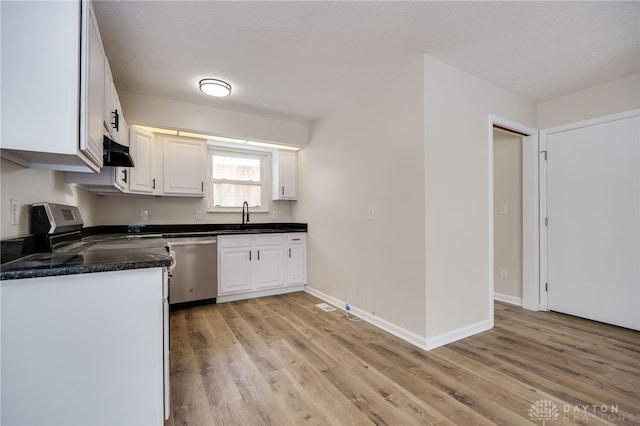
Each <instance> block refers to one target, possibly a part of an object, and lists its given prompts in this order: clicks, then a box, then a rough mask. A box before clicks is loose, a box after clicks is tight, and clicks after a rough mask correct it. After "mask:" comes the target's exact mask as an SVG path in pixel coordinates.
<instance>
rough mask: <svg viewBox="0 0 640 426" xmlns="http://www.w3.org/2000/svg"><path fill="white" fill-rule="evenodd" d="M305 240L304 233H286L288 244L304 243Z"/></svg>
mask: <svg viewBox="0 0 640 426" xmlns="http://www.w3.org/2000/svg"><path fill="white" fill-rule="evenodd" d="M306 240H307V236H306V235H305V234H287V243H288V244H304V243H305V241H306Z"/></svg>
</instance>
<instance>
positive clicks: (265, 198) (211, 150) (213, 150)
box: [207, 145, 272, 213]
mask: <svg viewBox="0 0 640 426" xmlns="http://www.w3.org/2000/svg"><path fill="white" fill-rule="evenodd" d="M214 155H226V156H231V157H238V158H250V159H258V160H260V188H261V189H260V194H261V202H260V204H261V206H260V207H251V212H262V213H264V212H269V209H270V205H269V202H270V200H271V197H270V194H271V155H272V154H271V152H269V151H262V150H253V149H251V150H249V149H242V148H227V147H220V146H216V145H209V146H208V147H207V158H208V160H207V165H208V173H209V174H208V178H207V179H208V183H209V189H208V191H207V198H208V199H209V200H208V203H207V206H208V207H207V212H208V213H237V212H241V211H242V207H222V206H215V205H214V204H213V202H214V198H213V187H214V183H218V182H220V181H219V180H216V179H214V178H213V156H214ZM232 182H234V183H235V182H237V181H232Z"/></svg>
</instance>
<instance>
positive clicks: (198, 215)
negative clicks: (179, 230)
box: [196, 210, 202, 220]
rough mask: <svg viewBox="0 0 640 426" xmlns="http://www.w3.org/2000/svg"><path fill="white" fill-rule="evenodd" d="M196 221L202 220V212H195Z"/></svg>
mask: <svg viewBox="0 0 640 426" xmlns="http://www.w3.org/2000/svg"><path fill="white" fill-rule="evenodd" d="M196 220H202V210H196Z"/></svg>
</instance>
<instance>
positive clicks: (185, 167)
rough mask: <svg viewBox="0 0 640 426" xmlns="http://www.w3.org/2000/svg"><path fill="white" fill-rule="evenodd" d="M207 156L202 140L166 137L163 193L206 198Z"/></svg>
mask: <svg viewBox="0 0 640 426" xmlns="http://www.w3.org/2000/svg"><path fill="white" fill-rule="evenodd" d="M206 154H207V148H206V145H205V144H204V143H203V142H202V141H200V140H193V139H185V138H173V137H165V139H164V176H163V178H164V179H163V182H164V184H163V192H164V193H165V194H167V195H194V196H200V197H202V196H204V178H205V165H206Z"/></svg>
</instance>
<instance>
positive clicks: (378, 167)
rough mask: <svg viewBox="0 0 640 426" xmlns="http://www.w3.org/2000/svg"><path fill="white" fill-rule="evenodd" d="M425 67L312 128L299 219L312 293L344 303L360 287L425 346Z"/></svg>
mask: <svg viewBox="0 0 640 426" xmlns="http://www.w3.org/2000/svg"><path fill="white" fill-rule="evenodd" d="M422 66H423V64H422V59H419V60H416V61H414V62H412V63H411V64H410V65H408V66H406V67H404V68H402V69H401V70H399V71H398V72H396V73H395V74H393V75H391V76H389V77H388V78H386V79H384V80H383V81H381V82H379V84H378V85H377V86H376V87H375V88H371V89H369V90H365V91H364V92H361V93H359V94H358V95H357V96H355V97H354V98H352V99H351V100H350V101H349V102H348V103H347V104H344V105H343V106H342V107H340V108H338V109H336V110H334V111H332V112H331V113H329V114H327V115H326V116H324V117H322V118H321V119H319V120H317V121H316V122H315V123H314V124H313V125H312V126H311V131H310V143H309V146H308V147H307V148H305V149H303V150H302V151H300V153H299V173H300V177H299V199H298V201H297V203H295V204H294V205H293V206H292V214H293V217H294V219H295V220H297V221H303V222H307V223H308V224H309V233H308V250H309V252H308V259H309V266H308V282H309V284H308V287H311V288H312V289H314V290H316V291H319V292H321V293H323V294H326V295H328V296H330V297H333V298H335V299H338V300H341V301H345V300H346V299H347V297H348V295H349V293H350V292H351V291H352V290H353V289H356V288H357V289H358V290H359V291H360V292H361V293H362V294H363V295H364V297H365V299H366V309H365V310H366V311H367V312H368V313H369V314H370V315H371V316H372V317H375V318H378V319H382V320H385V321H387V322H390V323H392V324H394V325H395V326H398V327H400V328H402V329H404V330H406V331H409V332H410V333H414V334H416V335H418V336H421V337H422V338H423V340H424V336H425V309H424V308H425V307H424V300H425V286H424V168H423V160H422V158H423V151H424V148H423V125H422V121H423V91H422V79H423V71H422ZM370 207H373V208H375V220H374V221H370V220H369V219H368V209H369V208H370ZM352 304H353V305H354V307H362V303H361V300H360V299H359V298H355V299H354V300H352ZM374 313H375V314H374Z"/></svg>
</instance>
